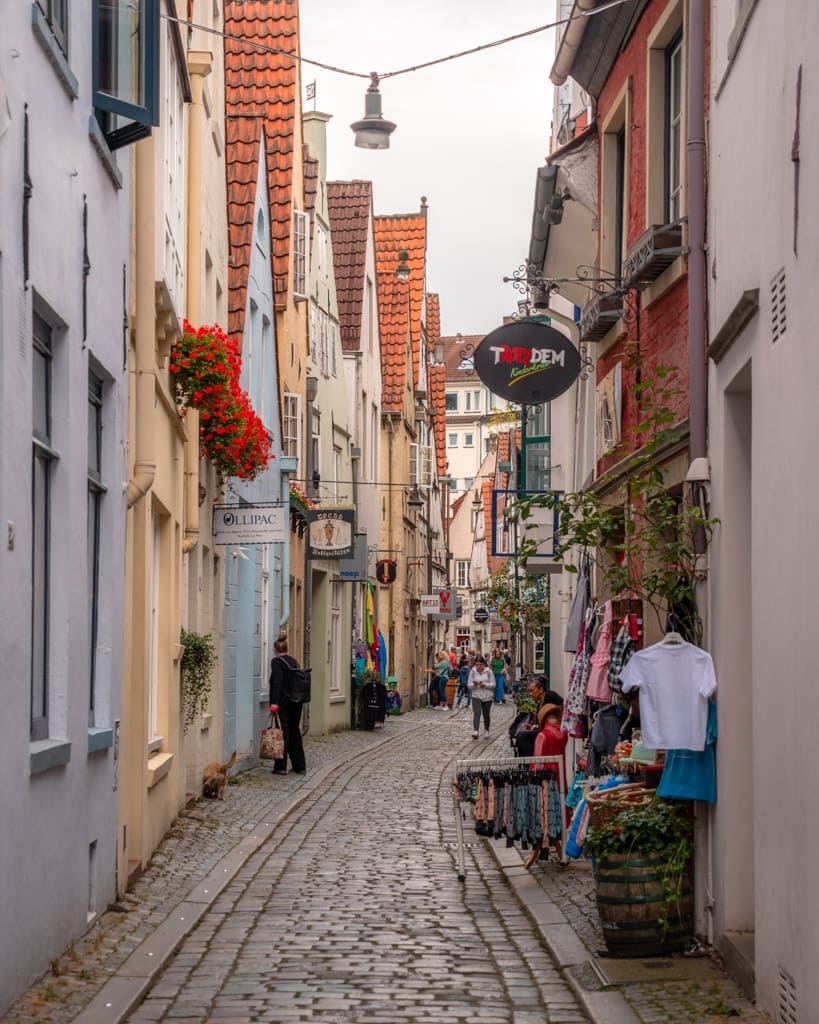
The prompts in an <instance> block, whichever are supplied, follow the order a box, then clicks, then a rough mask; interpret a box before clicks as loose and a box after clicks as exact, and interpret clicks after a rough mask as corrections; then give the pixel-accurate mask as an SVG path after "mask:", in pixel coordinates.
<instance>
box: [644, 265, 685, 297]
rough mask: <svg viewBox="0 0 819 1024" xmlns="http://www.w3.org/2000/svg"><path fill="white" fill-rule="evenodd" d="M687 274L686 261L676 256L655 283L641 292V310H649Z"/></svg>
mask: <svg viewBox="0 0 819 1024" xmlns="http://www.w3.org/2000/svg"><path fill="white" fill-rule="evenodd" d="M687 273H688V261H687V259H686V257H685V256H678V257H677V258H676V259H675V260H674V262H673V263H672V264H670V266H668V267H666V269H665V270H664V271H663V272H662V274H660V276H659V277H658V278H657V280H656V281H652V283H651V284H650V285H649V286H648V287H647V288H645V289H644V290H643V298H642V305H643V309H651V307H652V306H653V305H654V304H655V302H659V301H660V299H661V298H662V297H663V296H664V295H665V294H666V292H669V291H671V289H672V288H673V287H674V285H675V284H677V283H678V282H679V281H682V279H683V278H684V277H685V275H686V274H687Z"/></svg>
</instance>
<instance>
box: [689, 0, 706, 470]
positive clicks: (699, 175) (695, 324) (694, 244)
mask: <svg viewBox="0 0 819 1024" xmlns="http://www.w3.org/2000/svg"><path fill="white" fill-rule="evenodd" d="M705 18H706V12H705V0H691V3H690V6H689V12H688V25H689V36H688V140H687V144H686V145H687V156H688V248H689V251H690V254H691V255H690V257H689V261H688V361H689V378H690V379H689V388H690V393H691V399H690V411H689V415H690V423H691V435H690V442H689V446H690V447H689V455H690V459H691V461H692V462H693V461H694V459H698V458H702V457H704V456H705V455H706V454H707V446H706V422H707V421H706V403H707V376H706V368H707V362H706V352H705V340H706V336H705V288H706V266H705V263H706V252H705V85H706V83H705Z"/></svg>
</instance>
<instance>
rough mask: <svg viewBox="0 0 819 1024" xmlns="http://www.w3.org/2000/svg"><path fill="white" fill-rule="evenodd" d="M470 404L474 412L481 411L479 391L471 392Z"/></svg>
mask: <svg viewBox="0 0 819 1024" xmlns="http://www.w3.org/2000/svg"><path fill="white" fill-rule="evenodd" d="M472 404H473V408H474V410H475V412H480V411H481V393H480V391H473V392H472Z"/></svg>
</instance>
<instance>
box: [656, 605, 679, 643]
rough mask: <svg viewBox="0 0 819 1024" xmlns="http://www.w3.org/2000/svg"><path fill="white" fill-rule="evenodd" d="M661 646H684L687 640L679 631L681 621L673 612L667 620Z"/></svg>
mask: <svg viewBox="0 0 819 1024" xmlns="http://www.w3.org/2000/svg"><path fill="white" fill-rule="evenodd" d="M660 643H661V644H669V645H671V644H684V643H685V638H684V637H683V636H682V634H681V633H680V631H679V620H678V619H677V616H676V615H675V614H674V613H673V612H669V613H668V618H667V619H666V631H665V636H664V637H663V638H662V640H661V641H660Z"/></svg>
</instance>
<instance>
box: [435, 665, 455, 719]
mask: <svg viewBox="0 0 819 1024" xmlns="http://www.w3.org/2000/svg"><path fill="white" fill-rule="evenodd" d="M451 671H452V666H451V664H450V661H449V655H448V654H447V652H446V651H441V653H440V654H439V655H438V660H437V661H436V663H435V676H436V678H437V680H438V699H439V702H440V704H439V706H440V707H441V709H442V710H443V711H446V710H447V708H448V707H449V705H448V704H447V699H446V685H447V683H448V682H449V673H450V672H451Z"/></svg>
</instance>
